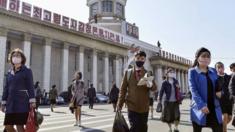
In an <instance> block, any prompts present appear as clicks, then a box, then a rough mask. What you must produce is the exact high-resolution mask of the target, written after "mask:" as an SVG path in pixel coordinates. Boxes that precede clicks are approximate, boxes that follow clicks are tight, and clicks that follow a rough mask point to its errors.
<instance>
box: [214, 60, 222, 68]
mask: <svg viewBox="0 0 235 132" xmlns="http://www.w3.org/2000/svg"><path fill="white" fill-rule="evenodd" d="M217 65H219V66H222V67H224V64H223V63H222V62H220V61H219V62H216V63H215V68H216V66H217Z"/></svg>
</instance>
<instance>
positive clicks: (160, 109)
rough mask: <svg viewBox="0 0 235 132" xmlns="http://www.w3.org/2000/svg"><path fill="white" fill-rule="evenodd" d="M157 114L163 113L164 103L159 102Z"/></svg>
mask: <svg viewBox="0 0 235 132" xmlns="http://www.w3.org/2000/svg"><path fill="white" fill-rule="evenodd" d="M156 112H158V113H160V112H162V103H160V102H159V103H158V104H157V108H156Z"/></svg>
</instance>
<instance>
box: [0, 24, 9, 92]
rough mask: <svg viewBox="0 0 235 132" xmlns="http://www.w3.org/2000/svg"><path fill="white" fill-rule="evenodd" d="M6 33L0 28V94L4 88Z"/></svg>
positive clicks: (5, 30)
mask: <svg viewBox="0 0 235 132" xmlns="http://www.w3.org/2000/svg"><path fill="white" fill-rule="evenodd" d="M7 32H8V31H7V29H3V28H0V93H2V92H3V87H4V77H5V63H6V48H7Z"/></svg>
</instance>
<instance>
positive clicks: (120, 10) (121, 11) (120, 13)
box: [116, 2, 124, 16]
mask: <svg viewBox="0 0 235 132" xmlns="http://www.w3.org/2000/svg"><path fill="white" fill-rule="evenodd" d="M116 12H117V15H118V16H123V14H124V8H123V5H122V4H121V3H118V2H117V5H116Z"/></svg>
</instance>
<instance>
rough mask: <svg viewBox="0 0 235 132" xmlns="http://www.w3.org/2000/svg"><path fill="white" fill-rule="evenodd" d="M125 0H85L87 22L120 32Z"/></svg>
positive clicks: (123, 17)
mask: <svg viewBox="0 0 235 132" xmlns="http://www.w3.org/2000/svg"><path fill="white" fill-rule="evenodd" d="M126 1H127V0H87V6H88V7H89V12H90V13H89V23H90V24H98V25H100V26H102V27H105V28H109V29H111V30H113V31H116V32H120V33H121V32H122V27H123V26H122V25H123V22H125V6H126Z"/></svg>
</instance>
